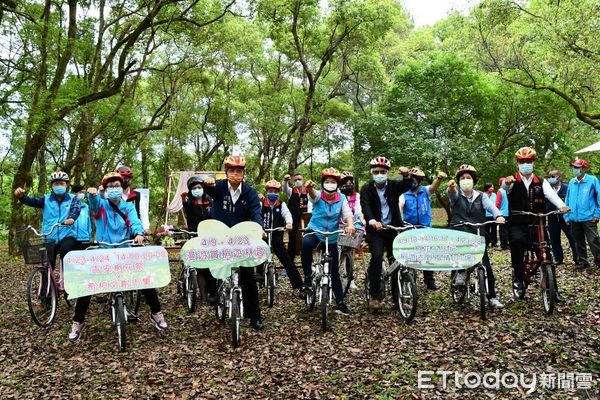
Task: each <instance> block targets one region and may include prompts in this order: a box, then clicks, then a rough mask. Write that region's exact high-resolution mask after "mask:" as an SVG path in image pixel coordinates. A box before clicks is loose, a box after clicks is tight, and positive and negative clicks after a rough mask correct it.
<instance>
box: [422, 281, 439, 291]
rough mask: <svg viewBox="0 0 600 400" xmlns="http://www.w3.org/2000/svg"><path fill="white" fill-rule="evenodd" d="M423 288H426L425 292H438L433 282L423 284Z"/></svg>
mask: <svg viewBox="0 0 600 400" xmlns="http://www.w3.org/2000/svg"><path fill="white" fill-rule="evenodd" d="M425 287H426V288H427V290H431V291H432V292H433V291H436V290H438V287H437V285H436V284H435V282H425Z"/></svg>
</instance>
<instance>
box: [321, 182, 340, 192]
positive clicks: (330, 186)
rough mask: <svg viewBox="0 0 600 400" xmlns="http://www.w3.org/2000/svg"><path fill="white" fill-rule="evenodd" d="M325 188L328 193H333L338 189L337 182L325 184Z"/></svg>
mask: <svg viewBox="0 0 600 400" xmlns="http://www.w3.org/2000/svg"><path fill="white" fill-rule="evenodd" d="M323 189H324V190H325V191H326V192H328V193H333V192H335V191H336V190H337V183H326V184H324V185H323Z"/></svg>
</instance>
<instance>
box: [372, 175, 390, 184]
mask: <svg viewBox="0 0 600 400" xmlns="http://www.w3.org/2000/svg"><path fill="white" fill-rule="evenodd" d="M373 180H374V181H375V183H378V184H382V183H385V182H386V181H387V174H373Z"/></svg>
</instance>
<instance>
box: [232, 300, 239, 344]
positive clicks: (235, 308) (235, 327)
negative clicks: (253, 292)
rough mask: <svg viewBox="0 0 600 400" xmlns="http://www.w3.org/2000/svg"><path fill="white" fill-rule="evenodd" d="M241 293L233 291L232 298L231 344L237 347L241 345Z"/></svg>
mask: <svg viewBox="0 0 600 400" xmlns="http://www.w3.org/2000/svg"><path fill="white" fill-rule="evenodd" d="M240 320H241V315H240V294H239V293H238V292H233V297H232V299H231V345H232V346H233V348H234V349H235V348H237V347H239V345H240Z"/></svg>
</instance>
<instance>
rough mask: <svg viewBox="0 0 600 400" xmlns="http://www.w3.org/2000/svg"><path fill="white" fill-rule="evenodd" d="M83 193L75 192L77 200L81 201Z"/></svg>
mask: <svg viewBox="0 0 600 400" xmlns="http://www.w3.org/2000/svg"><path fill="white" fill-rule="evenodd" d="M84 197H85V195H84V194H83V193H77V200H79V201H83V199H84Z"/></svg>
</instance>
